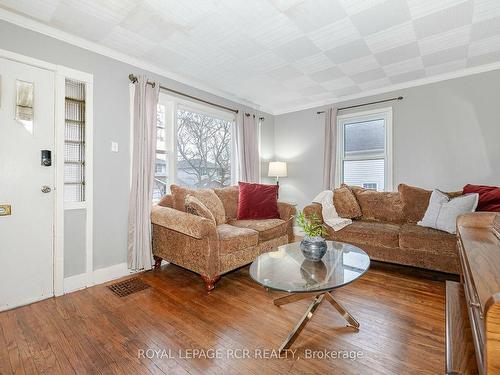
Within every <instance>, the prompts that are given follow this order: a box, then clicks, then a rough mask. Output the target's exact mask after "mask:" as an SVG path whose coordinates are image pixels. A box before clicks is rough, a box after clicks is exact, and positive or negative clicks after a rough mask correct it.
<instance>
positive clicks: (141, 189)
mask: <svg viewBox="0 0 500 375" xmlns="http://www.w3.org/2000/svg"><path fill="white" fill-rule="evenodd" d="M147 82H148V81H147V78H146V77H144V76H140V77H138V80H137V82H135V84H134V87H133V89H132V90H131V95H132V96H133V108H131V111H130V113H131V115H132V116H133V130H132V136H133V138H132V176H131V177H132V178H131V185H130V199H129V215H128V267H129V269H131V270H134V271H137V270H144V269H145V270H148V269H151V266H152V263H153V259H152V258H153V255H152V249H151V218H150V216H151V201H152V195H153V177H154V176H153V174H154V161H155V151H156V105H157V103H158V95H159V91H160V86H159V84H157V83H156V84H154V86H153V85H149V84H147Z"/></svg>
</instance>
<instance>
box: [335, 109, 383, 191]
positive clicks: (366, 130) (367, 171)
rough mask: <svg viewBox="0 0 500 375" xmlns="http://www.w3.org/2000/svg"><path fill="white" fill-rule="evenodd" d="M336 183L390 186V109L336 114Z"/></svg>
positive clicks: (378, 186) (375, 188)
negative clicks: (342, 114) (337, 115)
mask: <svg viewBox="0 0 500 375" xmlns="http://www.w3.org/2000/svg"><path fill="white" fill-rule="evenodd" d="M337 121H338V138H337V139H338V150H337V163H338V164H337V183H338V184H341V183H345V184H348V185H355V186H361V187H364V188H366V189H372V190H378V191H384V190H391V189H392V160H391V157H392V136H391V134H392V109H391V108H388V109H382V110H380V109H379V110H376V111H369V112H362V113H357V114H349V115H344V116H339V117H338V119H337Z"/></svg>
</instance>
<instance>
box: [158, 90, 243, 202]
mask: <svg viewBox="0 0 500 375" xmlns="http://www.w3.org/2000/svg"><path fill="white" fill-rule="evenodd" d="M158 104H159V105H164V106H165V137H166V139H165V146H166V147H165V148H166V154H167V159H168V165H169V168H168V183H167V189H166V191H167V194H169V193H170V185H171V184H175V183H177V181H178V178H177V111H178V110H179V109H181V110H187V111H192V112H196V113H201V114H204V115H207V116H212V117H217V118H219V119H222V120H226V121H230V122H232V126H231V142H230V147H231V159H230V163H231V185H233V184H234V183H235V182H237V179H238V176H237V164H236V163H237V149H236V142H235V137H236V131H235V127H236V121H237V120H238V119H237V115H236V114H235V113H233V112H229V111H224V110H219V109H216V108H213V107H210V106H208V105H203V104H200V103H196V102H193V101H190V100H185V99H182V98H178V97H175V96H172V95H168V94H166V93H163V92H160V95H159V98H158ZM155 155H156V150H155ZM235 172H236V173H235Z"/></svg>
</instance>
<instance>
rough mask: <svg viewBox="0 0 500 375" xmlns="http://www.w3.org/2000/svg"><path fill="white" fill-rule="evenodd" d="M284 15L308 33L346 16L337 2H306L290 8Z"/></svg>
mask: <svg viewBox="0 0 500 375" xmlns="http://www.w3.org/2000/svg"><path fill="white" fill-rule="evenodd" d="M284 13H285V14H286V15H287V16H288V17H289V18H290V19H291V20H292V21H293V22H294V23H295V24H296V25H297V26H298V27H299V28H300V29H301V30H303V31H304V32H306V33H307V32H311V31H314V30H317V29H319V28H321V27H323V26H325V25H328V24H330V23H332V22H335V21H337V20H339V19H341V18H343V17H345V16H346V14H345V11H344V9H343V8H342V6H341V5H340V4H339V3H338V2H337V1H336V0H306V1H303V2H300V3H297V4H295V5H294V6H293V7H291V8H288V9H287V10H286V11H285V12H284Z"/></svg>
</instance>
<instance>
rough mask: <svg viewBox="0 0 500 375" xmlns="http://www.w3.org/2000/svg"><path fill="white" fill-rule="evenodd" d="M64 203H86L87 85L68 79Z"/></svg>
mask: <svg viewBox="0 0 500 375" xmlns="http://www.w3.org/2000/svg"><path fill="white" fill-rule="evenodd" d="M65 96H66V98H65V111H64V112H65V125H64V201H65V202H84V201H85V83H82V82H77V81H73V80H69V79H66V93H65Z"/></svg>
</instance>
